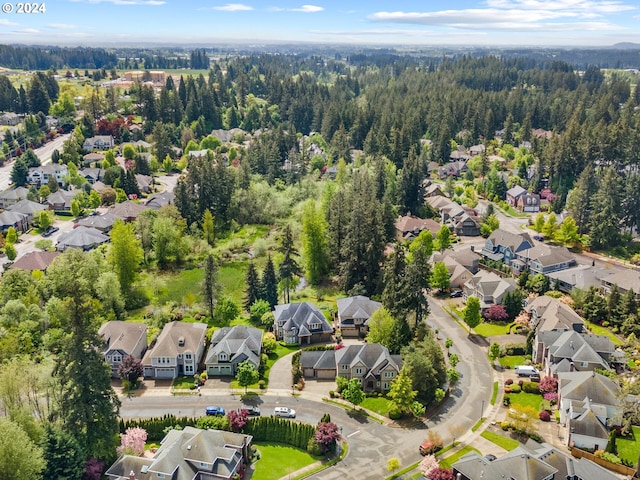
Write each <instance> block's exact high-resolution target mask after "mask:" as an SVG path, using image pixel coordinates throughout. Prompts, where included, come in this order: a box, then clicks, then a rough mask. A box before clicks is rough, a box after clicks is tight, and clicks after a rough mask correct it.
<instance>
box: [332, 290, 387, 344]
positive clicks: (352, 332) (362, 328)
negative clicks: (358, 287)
mask: <svg viewBox="0 0 640 480" xmlns="http://www.w3.org/2000/svg"><path fill="white" fill-rule="evenodd" d="M336 303H337V304H338V313H337V317H336V319H337V325H338V328H339V329H340V332H341V333H342V336H343V337H344V338H348V337H355V338H364V337H365V336H366V334H367V332H368V331H369V318H371V315H373V314H374V313H375V311H376V310H378V309H379V308H380V307H382V304H381V303H380V302H375V301H373V300H371V299H370V298H369V297H365V296H363V295H356V296H355V297H347V298H339V299H338V301H337V302H336Z"/></svg>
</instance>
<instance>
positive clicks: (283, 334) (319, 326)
mask: <svg viewBox="0 0 640 480" xmlns="http://www.w3.org/2000/svg"><path fill="white" fill-rule="evenodd" d="M273 316H274V321H273V331H274V333H275V335H276V338H277V339H278V340H282V341H284V342H285V343H288V344H294V345H302V344H310V343H316V342H328V341H329V340H331V335H332V334H333V328H332V327H331V325H330V324H329V322H328V321H327V319H326V317H325V316H324V314H323V313H322V312H321V311H320V309H319V308H318V307H316V306H315V305H313V304H312V303H309V302H304V303H287V304H285V305H276V306H275V309H274V312H273Z"/></svg>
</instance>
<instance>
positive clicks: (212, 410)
mask: <svg viewBox="0 0 640 480" xmlns="http://www.w3.org/2000/svg"><path fill="white" fill-rule="evenodd" d="M205 413H206V414H207V415H224V414H225V411H224V408H222V407H216V406H209V407H207V408H206V409H205Z"/></svg>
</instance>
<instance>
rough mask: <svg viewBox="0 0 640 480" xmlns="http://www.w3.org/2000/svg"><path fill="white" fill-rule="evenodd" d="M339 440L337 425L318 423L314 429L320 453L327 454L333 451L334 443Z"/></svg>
mask: <svg viewBox="0 0 640 480" xmlns="http://www.w3.org/2000/svg"><path fill="white" fill-rule="evenodd" d="M339 438H340V431H339V429H338V425H336V424H335V423H333V422H320V423H319V424H318V426H317V427H316V433H315V439H316V442H317V443H318V445H320V448H321V449H322V453H327V452H328V451H330V450H331V449H333V448H334V447H335V445H336V442H337V441H338V439H339Z"/></svg>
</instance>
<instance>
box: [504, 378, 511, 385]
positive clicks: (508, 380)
mask: <svg viewBox="0 0 640 480" xmlns="http://www.w3.org/2000/svg"><path fill="white" fill-rule="evenodd" d="M512 383H513V378H507V379H506V380H505V381H504V384H505V385H511V384H512Z"/></svg>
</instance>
